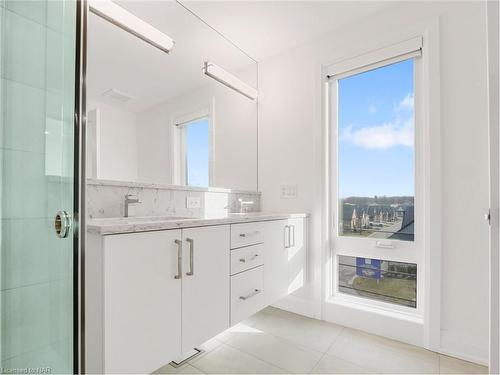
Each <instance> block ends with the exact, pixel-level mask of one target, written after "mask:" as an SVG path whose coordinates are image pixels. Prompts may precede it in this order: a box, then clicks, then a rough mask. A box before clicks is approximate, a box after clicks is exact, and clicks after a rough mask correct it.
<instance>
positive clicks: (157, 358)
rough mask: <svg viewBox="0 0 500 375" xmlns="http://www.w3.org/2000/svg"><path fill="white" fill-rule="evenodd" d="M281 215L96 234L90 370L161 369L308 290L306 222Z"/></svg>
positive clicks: (90, 245) (89, 261)
mask: <svg viewBox="0 0 500 375" xmlns="http://www.w3.org/2000/svg"><path fill="white" fill-rule="evenodd" d="M284 216H285V217H286V216H288V215H284ZM282 217H283V216H281V218H279V219H267V220H262V221H258V220H256V221H252V222H244V223H240V222H237V223H233V222H229V223H217V224H214V225H207V224H206V223H204V225H199V226H192V227H183V228H179V229H170V228H164V229H158V226H157V224H155V223H153V224H152V225H155V229H156V230H153V231H138V232H134V233H122V231H126V230H127V228H125V229H124V227H123V226H118V227H117V228H118V229H116V230H115V229H114V230H109V229H108V228H104V229H105V231H103V232H100V233H95V232H94V233H90V232H89V235H88V237H87V250H86V306H85V309H86V310H85V311H86V329H85V331H86V340H87V342H86V344H87V345H86V360H87V361H86V366H87V368H86V370H87V372H89V373H150V372H153V371H154V370H156V369H158V368H160V367H162V366H164V365H165V364H167V363H168V362H170V361H172V360H175V359H178V358H179V357H181V356H182V354H183V353H187V352H189V351H190V350H192V349H193V348H195V347H196V346H198V345H201V344H202V343H203V342H205V341H207V340H209V339H210V338H212V337H214V336H216V335H217V334H219V333H220V332H222V331H224V330H225V329H227V328H229V326H230V325H234V324H237V323H238V322H240V321H242V320H244V319H246V318H247V317H249V316H250V315H252V314H254V313H256V312H258V311H259V310H261V309H262V308H264V307H265V306H268V305H271V304H275V303H277V302H278V301H279V300H280V299H281V298H283V297H285V296H287V295H289V294H292V293H294V292H296V291H298V290H300V289H301V288H302V287H303V286H304V284H305V282H306V264H307V259H306V243H307V238H306V235H307V230H306V229H307V218H306V217H293V218H286V219H283V218H282ZM200 220H202V219H200ZM189 224H191V225H192V224H193V223H189ZM170 225H174V224H173V223H172V224H170ZM176 225H177V224H176ZM178 225H179V226H182V225H186V224H185V223H184V222H181V223H180V224H178ZM134 229H135V228H134V227H133V226H132V227H131V228H130V230H134ZM141 230H144V228H141Z"/></svg>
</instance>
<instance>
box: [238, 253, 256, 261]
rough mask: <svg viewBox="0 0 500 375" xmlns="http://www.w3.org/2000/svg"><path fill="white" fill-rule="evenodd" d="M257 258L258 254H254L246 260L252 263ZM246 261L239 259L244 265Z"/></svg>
mask: <svg viewBox="0 0 500 375" xmlns="http://www.w3.org/2000/svg"><path fill="white" fill-rule="evenodd" d="M258 256H259V254H254V255H253V256H251V257H250V258H248V260H250V261H252V260H255V259H256V258H257V257H258ZM246 261H247V260H246V259H245V258H240V262H241V263H245V262H246Z"/></svg>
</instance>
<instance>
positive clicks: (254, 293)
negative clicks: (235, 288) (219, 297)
mask: <svg viewBox="0 0 500 375" xmlns="http://www.w3.org/2000/svg"><path fill="white" fill-rule="evenodd" d="M261 292H262V290H260V289H254V290H253V292H252V293H250V294H249V295H246V296H240V299H241V300H242V301H246V300H247V299H250V298H252V297H254V296H256V295H257V294H260V293H261Z"/></svg>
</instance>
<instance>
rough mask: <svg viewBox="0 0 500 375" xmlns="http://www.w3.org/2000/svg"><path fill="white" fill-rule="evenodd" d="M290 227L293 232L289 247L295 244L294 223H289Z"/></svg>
mask: <svg viewBox="0 0 500 375" xmlns="http://www.w3.org/2000/svg"><path fill="white" fill-rule="evenodd" d="M290 228H291V229H292V232H293V234H291V237H292V242H291V244H290V247H294V246H295V225H290Z"/></svg>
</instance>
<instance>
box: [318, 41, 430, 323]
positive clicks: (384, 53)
mask: <svg viewBox="0 0 500 375" xmlns="http://www.w3.org/2000/svg"><path fill="white" fill-rule="evenodd" d="M404 44H406V43H404ZM419 51H420V49H419ZM401 52H402V50H401V48H397V49H396V53H398V54H397V56H392V55H391V54H392V53H394V48H393V46H391V47H388V48H387V49H379V50H377V51H376V52H374V53H368V54H366V55H361V56H357V57H355V58H353V59H350V60H346V61H347V62H348V64H344V66H346V67H347V68H348V69H349V70H348V72H343V71H338V73H339V74H335V75H334V76H330V75H329V78H328V79H329V82H330V98H331V100H330V103H334V102H336V101H337V97H336V95H337V90H338V81H339V80H340V79H342V78H345V77H349V76H352V75H355V74H359V73H360V72H361V71H363V72H365V71H369V70H373V69H376V68H379V67H382V66H387V65H389V64H392V63H397V62H400V61H404V60H406V59H408V58H410V57H408V54H409V53H413V52H414V51H404V53H401ZM374 56H376V57H378V58H380V59H381V61H374ZM353 61H355V62H356V63H357V64H359V67H356V66H355V65H353V63H352V62H353ZM414 72H415V73H414V74H415V75H414V78H415V79H414V85H415V87H414V89H415V103H416V105H415V146H414V155H415V156H414V160H415V164H414V182H415V202H414V206H415V239H414V241H401V240H384V241H380V240H375V239H369V238H353V237H349V236H339V235H338V221H339V197H338V191H337V186H338V169H337V164H338V155H337V146H338V134H337V130H338V123H337V114H336V112H337V110H338V109H337V108H336V107H335V108H332V109H331V111H332V114H331V117H330V129H331V130H332V131H331V139H330V150H331V154H330V157H331V169H330V179H331V181H330V191H331V207H330V212H331V215H332V226H331V228H332V233H331V236H332V239H333V244H334V245H333V246H332V251H333V253H334V258H333V259H332V265H333V268H334V278H333V280H332V282H333V287H332V293H331V297H330V298H331V299H333V300H335V299H339V300H343V301H351V302H352V303H360V302H363V303H364V304H367V305H372V306H373V307H379V308H381V309H386V310H390V311H400V312H402V313H404V314H409V315H415V317H421V316H422V315H423V308H422V307H423V299H422V297H423V294H424V293H423V292H424V291H423V289H424V284H423V281H422V280H423V276H424V272H423V271H424V270H423V269H422V268H423V256H422V253H423V246H422V245H423V243H422V240H423V227H422V222H421V220H420V217H421V213H422V212H424V211H423V210H425V207H424V206H423V205H422V189H421V188H420V187H421V185H422V184H421V183H420V182H421V178H422V173H421V169H422V168H421V166H422V162H423V161H422V157H421V155H422V144H421V140H422V137H421V134H420V133H421V130H422V126H421V125H420V122H421V121H420V119H421V108H420V100H419V95H420V87H419V86H420V85H419V83H418V81H419V78H420V61H419V59H415V60H414ZM379 241H380V242H384V243H386V242H387V243H391V246H394V248H393V249H383V248H380V247H378V246H377V243H378V242H379ZM339 255H346V256H354V257H366V258H373V259H382V260H391V261H399V262H408V263H416V264H417V307H416V308H411V307H406V306H399V305H396V304H391V303H387V302H382V301H376V300H370V299H366V298H362V297H356V296H351V295H347V294H345V293H341V292H338V277H337V275H338V256H339Z"/></svg>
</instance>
